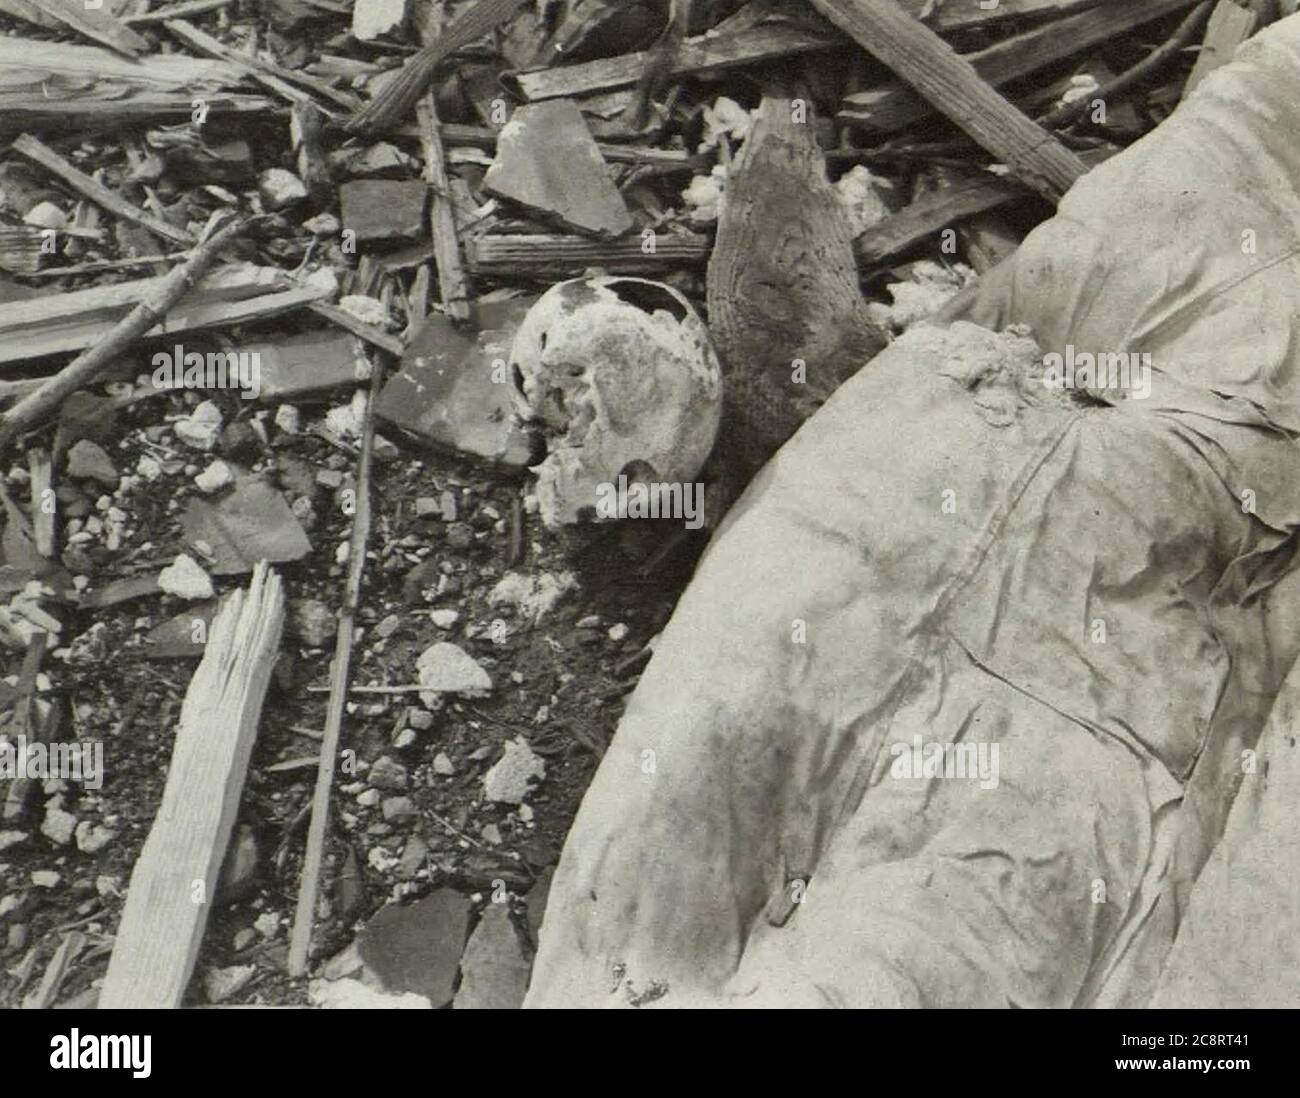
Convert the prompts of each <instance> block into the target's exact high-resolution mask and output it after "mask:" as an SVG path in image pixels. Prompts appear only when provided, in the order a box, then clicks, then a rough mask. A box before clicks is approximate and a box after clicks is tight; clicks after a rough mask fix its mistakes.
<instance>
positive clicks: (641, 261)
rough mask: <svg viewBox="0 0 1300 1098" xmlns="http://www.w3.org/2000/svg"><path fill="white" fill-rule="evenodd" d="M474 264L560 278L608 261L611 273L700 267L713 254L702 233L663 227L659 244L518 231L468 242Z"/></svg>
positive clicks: (492, 271)
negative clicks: (650, 246) (668, 230)
mask: <svg viewBox="0 0 1300 1098" xmlns="http://www.w3.org/2000/svg"><path fill="white" fill-rule="evenodd" d="M465 257H466V259H467V260H468V261H469V269H470V271H471V272H472V273H474V274H477V275H509V274H513V275H517V276H519V277H521V278H540V279H555V278H563V277H565V276H567V275H575V274H581V273H582V272H583V271H584V270H586V269H587V268H588V267H605V268H607V269H608V270H609V272H610V273H611V274H629V275H630V274H663V273H664V272H666V271H672V270H676V269H678V268H681V267H698V266H699V265H700V264H701V263H703V262H704V261H705V260H707V259H708V257H709V239H708V237H706V236H702V235H700V234H698V233H660V234H658V235H657V236H656V237H655V241H654V250H653V251H647V250H646V244H645V242H643V241H642V240H640V239H632V240H606V241H601V240H587V239H584V238H583V237H579V236H563V235H559V234H549V233H518V234H509V235H502V236H481V237H478V238H476V239H473V240H467V241H466V242H465Z"/></svg>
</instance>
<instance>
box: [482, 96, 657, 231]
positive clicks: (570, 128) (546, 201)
mask: <svg viewBox="0 0 1300 1098" xmlns="http://www.w3.org/2000/svg"><path fill="white" fill-rule="evenodd" d="M483 190H484V191H486V192H487V193H488V194H491V195H495V196H496V197H497V198H504V199H508V200H510V201H511V202H515V203H518V204H519V205H521V206H523V207H525V208H526V209H528V210H531V211H532V212H533V213H536V214H538V215H539V216H540V217H542V218H544V219H546V220H548V221H549V222H551V223H558V224H559V225H560V226H561V227H563V228H566V229H570V230H572V231H573V232H578V233H584V234H586V235H589V236H598V237H604V238H610V237H616V236H621V235H622V234H623V233H625V232H627V231H628V230H629V229H630V228H632V214H631V213H630V212H629V210H628V208H627V203H626V202H624V201H623V196H622V195H621V194H619V191H618V188H617V187H616V186H614V180H613V179H612V178H610V175H609V170H608V169H607V168H606V167H605V161H604V160H603V159H601V155H600V151H599V150H598V149H597V148H596V142H595V140H594V139H593V138H592V136H591V131H589V130H588V129H587V124H586V122H584V121H583V119H582V112H581V111H579V110H578V108H577V105H576V104H575V103H574V102H573V100H572V99H548V100H547V101H545V102H543V103H529V104H527V105H526V106H522V107H517V108H515V112H514V113H513V114H512V115H511V116H510V121H509V122H507V123H506V125H505V126H504V127H503V128H502V130H501V136H500V137H499V138H498V140H497V155H496V159H495V160H493V162H492V166H491V167H490V168H488V170H487V174H486V175H484V177H483Z"/></svg>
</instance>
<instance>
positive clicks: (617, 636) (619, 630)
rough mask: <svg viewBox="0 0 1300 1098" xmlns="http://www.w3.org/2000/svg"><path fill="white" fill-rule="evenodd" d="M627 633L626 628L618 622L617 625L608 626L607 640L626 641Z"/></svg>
mask: <svg viewBox="0 0 1300 1098" xmlns="http://www.w3.org/2000/svg"><path fill="white" fill-rule="evenodd" d="M628 632H629V630H628V627H627V626H626V625H624V624H623V623H622V622H619V623H618V624H617V625H612V626H610V630H609V639H610V640H612V641H621V640H626V639H627V634H628Z"/></svg>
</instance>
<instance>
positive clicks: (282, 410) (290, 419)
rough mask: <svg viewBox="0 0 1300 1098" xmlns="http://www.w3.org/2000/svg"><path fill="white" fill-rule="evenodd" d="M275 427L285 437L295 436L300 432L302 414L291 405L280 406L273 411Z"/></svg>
mask: <svg viewBox="0 0 1300 1098" xmlns="http://www.w3.org/2000/svg"><path fill="white" fill-rule="evenodd" d="M275 425H276V427H277V428H278V429H279V430H281V431H283V432H284V433H285V434H286V435H296V434H297V433H298V432H299V431H301V430H302V413H301V412H299V411H298V409H297V408H296V407H294V406H293V405H292V404H281V405H280V407H278V408H277V409H276V410H275Z"/></svg>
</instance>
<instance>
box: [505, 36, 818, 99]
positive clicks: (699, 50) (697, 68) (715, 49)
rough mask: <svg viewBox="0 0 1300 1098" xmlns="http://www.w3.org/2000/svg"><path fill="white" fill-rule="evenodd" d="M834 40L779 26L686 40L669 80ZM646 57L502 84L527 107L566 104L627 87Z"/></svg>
mask: <svg viewBox="0 0 1300 1098" xmlns="http://www.w3.org/2000/svg"><path fill="white" fill-rule="evenodd" d="M841 42H842V40H841V39H840V37H839V36H838V35H834V34H827V33H825V32H823V31H819V30H809V29H805V28H802V27H789V26H783V25H781V24H773V25H769V26H758V27H754V28H752V29H751V30H746V31H740V32H738V33H736V34H734V35H726V36H724V35H715V34H706V35H701V36H700V37H698V38H688V39H686V41H685V42H683V43H682V48H681V49H680V50H679V51H678V53H677V55H676V57H674V58H673V62H672V67H671V68H670V69H669V75H670V76H686V75H706V74H710V73H716V72H721V71H723V70H725V69H729V68H735V67H737V66H739V65H750V64H753V63H754V62H756V61H766V60H770V59H772V58H775V57H790V56H793V55H795V54H799V53H807V52H809V51H810V50H824V49H828V48H830V47H832V46H836V45H840V44H841ZM649 59H650V51H648V50H640V51H637V52H635V53H625V54H622V55H620V56H618V57H605V58H601V59H600V60H598V61H587V62H584V63H582V64H577V65H561V66H558V67H556V68H550V69H535V70H533V71H531V72H521V73H515V74H514V75H513V76H511V77H508V78H507V83H508V84H509V85H510V86H511V87H512V88H514V89H516V90H517V91H518V92H519V94H520V95H522V96H523V97H524V98H525V99H527V100H528V101H529V102H536V101H538V100H542V99H558V98H568V97H572V96H580V95H589V94H591V93H592V92H600V91H609V90H610V89H612V88H623V87H630V86H632V85H633V84H635V83H636V82H637V81H638V80H639V79H640V77H641V74H642V73H643V72H644V71H645V67H646V64H647V63H648V62H649Z"/></svg>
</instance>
